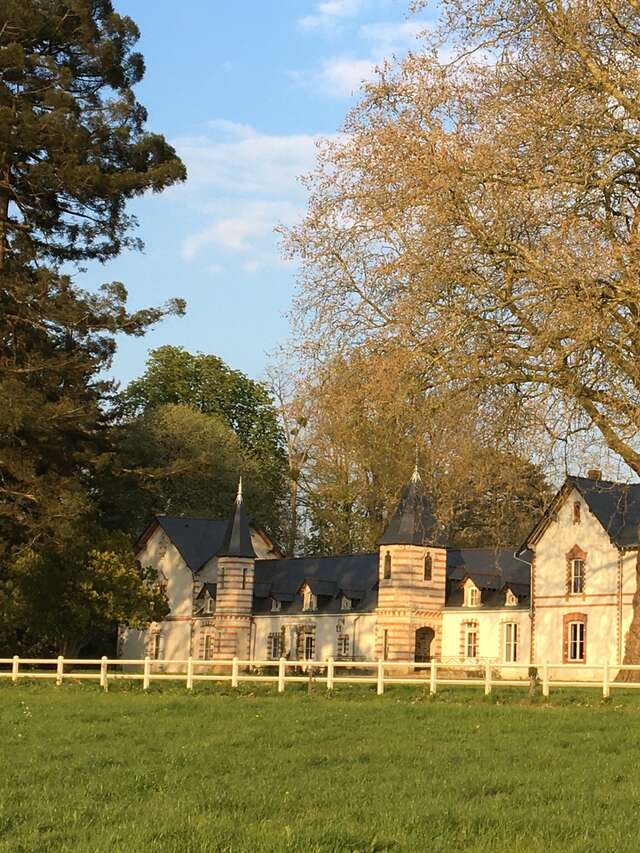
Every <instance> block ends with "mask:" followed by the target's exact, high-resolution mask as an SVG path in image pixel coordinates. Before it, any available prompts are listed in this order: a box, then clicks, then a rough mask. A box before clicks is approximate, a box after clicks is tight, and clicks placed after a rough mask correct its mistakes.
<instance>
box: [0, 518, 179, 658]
mask: <svg viewBox="0 0 640 853" xmlns="http://www.w3.org/2000/svg"><path fill="white" fill-rule="evenodd" d="M5 595H6V596H7V600H6V603H7V604H10V612H11V613H12V625H11V627H12V628H13V631H11V630H10V631H7V630H6V628H7V626H3V631H2V634H3V635H4V636H2V637H0V648H1V647H2V645H6V646H7V648H6V651H7V653H9V652H11V653H15V652H16V650H18V649H20V648H26V649H33V648H34V646H35V647H36V648H38V649H39V650H40V651H41V652H42V653H59V654H64V655H67V656H71V657H75V656H76V655H78V654H79V653H80V652H81V651H82V649H83V648H84V647H85V646H86V645H87V644H88V643H89V642H90V641H91V640H92V639H93V638H94V637H95V636H96V635H100V634H105V633H107V632H111V633H115V628H116V626H117V625H119V624H124V625H128V626H130V627H133V628H143V627H145V626H147V625H148V624H149V622H151V621H153V620H160V619H162V618H163V617H164V616H165V615H166V614H167V613H168V612H169V607H168V605H167V599H166V595H165V592H164V590H163V589H162V587H161V586H160V585H159V584H158V582H157V579H156V577H155V572H153V570H150V569H147V568H145V567H142V566H140V565H139V564H138V563H137V561H136V559H135V555H134V553H133V550H132V547H131V540H130V538H129V537H127V536H125V535H124V534H122V533H106V532H105V531H104V530H100V529H98V528H96V527H95V526H94V525H92V524H91V523H90V522H89V524H88V525H87V526H82V527H80V528H79V529H77V530H75V531H74V533H73V535H72V536H70V538H69V539H68V540H67V541H65V542H62V543H60V545H55V546H49V547H47V548H45V549H39V550H35V549H33V548H27V549H23V550H22V551H21V552H20V554H19V555H18V556H17V557H16V558H15V560H13V561H12V563H11V565H10V569H9V578H8V582H7V583H6V584H5Z"/></svg>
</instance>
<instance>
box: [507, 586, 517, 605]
mask: <svg viewBox="0 0 640 853" xmlns="http://www.w3.org/2000/svg"><path fill="white" fill-rule="evenodd" d="M504 603H505V604H506V605H507V607H515V605H516V604H517V603H518V596H517V595H515V594H514V593H513V592H511V590H510V589H508V590H507V594H506V595H505V597H504Z"/></svg>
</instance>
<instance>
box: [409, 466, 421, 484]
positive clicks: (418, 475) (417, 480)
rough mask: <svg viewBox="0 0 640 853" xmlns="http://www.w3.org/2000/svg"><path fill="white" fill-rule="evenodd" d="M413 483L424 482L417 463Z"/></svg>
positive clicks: (412, 476) (412, 478)
mask: <svg viewBox="0 0 640 853" xmlns="http://www.w3.org/2000/svg"><path fill="white" fill-rule="evenodd" d="M411 482H412V483H420V482H422V480H421V478H420V472H419V471H418V463H417V462H416V464H415V467H414V469H413V474H412V475H411Z"/></svg>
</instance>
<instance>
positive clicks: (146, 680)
mask: <svg viewBox="0 0 640 853" xmlns="http://www.w3.org/2000/svg"><path fill="white" fill-rule="evenodd" d="M150 683H151V658H150V657H146V658H145V659H144V673H143V678H142V689H143V690H148V689H149V684H150Z"/></svg>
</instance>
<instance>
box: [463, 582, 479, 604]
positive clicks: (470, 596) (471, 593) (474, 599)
mask: <svg viewBox="0 0 640 853" xmlns="http://www.w3.org/2000/svg"><path fill="white" fill-rule="evenodd" d="M479 604H480V590H479V589H478V587H477V586H476V585H475V584H474V583H473V582H472V581H468V582H467V584H466V585H465V588H464V606H465V607H477V606H478V605H479Z"/></svg>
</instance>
